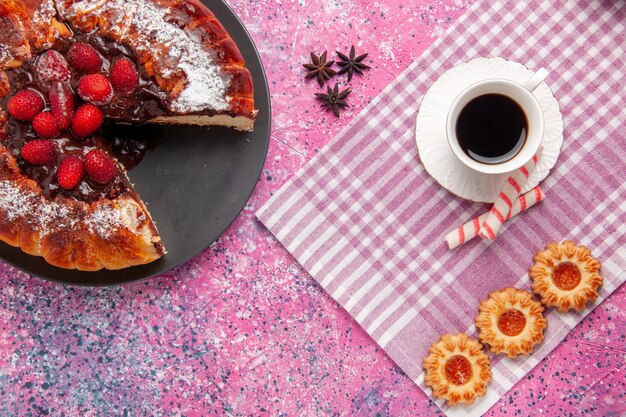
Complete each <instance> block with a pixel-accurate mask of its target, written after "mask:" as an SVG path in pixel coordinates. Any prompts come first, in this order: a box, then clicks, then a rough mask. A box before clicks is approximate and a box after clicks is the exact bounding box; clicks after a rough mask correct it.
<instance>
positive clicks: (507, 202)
mask: <svg viewBox="0 0 626 417" xmlns="http://www.w3.org/2000/svg"><path fill="white" fill-rule="evenodd" d="M540 153H541V148H540V149H539V152H537V154H536V155H535V156H533V157H532V159H531V160H530V161H528V163H526V165H524V166H523V167H521V168H520V169H518V170H516V171H514V172H513V173H511V175H510V176H509V178H508V179H507V180H506V182H505V183H504V187H502V191H501V192H500V195H498V198H497V199H496V202H495V203H494V205H493V207H491V210H490V211H489V213H488V214H487V218H486V219H485V220H484V221H483V222H482V224H481V227H480V232H479V235H480V237H482V238H483V239H489V240H493V239H495V237H496V235H497V234H498V231H499V230H500V228H501V227H502V224H503V223H504V222H505V220H506V219H507V218H508V217H509V215H510V212H511V208H512V207H513V202H514V201H515V200H517V197H518V196H519V195H520V194H521V192H522V187H524V184H526V181H528V176H529V175H530V173H531V171H532V170H533V169H534V168H535V166H536V165H537V160H538V158H539V154H540Z"/></svg>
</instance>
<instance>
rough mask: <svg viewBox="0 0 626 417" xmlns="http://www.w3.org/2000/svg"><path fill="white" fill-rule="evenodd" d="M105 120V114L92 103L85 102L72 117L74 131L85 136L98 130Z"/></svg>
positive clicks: (80, 135) (77, 134)
mask: <svg viewBox="0 0 626 417" xmlns="http://www.w3.org/2000/svg"><path fill="white" fill-rule="evenodd" d="M103 122H104V115H103V114H102V111H100V109H99V108H97V107H96V106H94V105H92V104H83V105H82V106H80V107H79V108H78V109H77V110H76V112H75V113H74V117H73V118H72V132H74V134H75V135H76V136H79V137H85V136H89V135H91V134H92V133H93V132H95V131H96V130H98V129H99V128H100V126H102V123H103Z"/></svg>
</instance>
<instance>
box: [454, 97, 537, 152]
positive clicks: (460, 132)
mask: <svg viewBox="0 0 626 417" xmlns="http://www.w3.org/2000/svg"><path fill="white" fill-rule="evenodd" d="M527 134H528V120H527V118H526V114H525V113H524V110H523V109H522V107H521V106H520V105H519V104H518V103H517V102H516V101H515V100H513V99H512V98H510V97H508V96H505V95H503V94H484V95H481V96H478V97H476V98H474V99H472V100H471V101H470V102H469V103H467V104H466V105H465V107H464V108H463V109H462V110H461V113H460V114H459V118H458V119H457V122H456V136H457V138H458V140H459V145H460V146H461V149H462V150H463V152H465V153H466V154H467V155H468V156H469V157H470V158H472V159H474V160H475V161H478V162H481V163H484V164H499V163H502V162H505V161H508V160H509V159H511V158H513V157H514V156H515V155H517V153H518V152H519V151H520V150H521V149H522V147H523V146H524V143H525V142H526V136H527Z"/></svg>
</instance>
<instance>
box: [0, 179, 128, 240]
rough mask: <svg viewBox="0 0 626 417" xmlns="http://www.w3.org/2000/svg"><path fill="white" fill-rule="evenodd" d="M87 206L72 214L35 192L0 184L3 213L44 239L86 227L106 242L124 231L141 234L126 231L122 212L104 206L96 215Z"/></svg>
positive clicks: (10, 183)
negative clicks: (53, 232)
mask: <svg viewBox="0 0 626 417" xmlns="http://www.w3.org/2000/svg"><path fill="white" fill-rule="evenodd" d="M81 205H82V206H81ZM86 206H87V205H86V203H81V202H78V206H77V207H76V208H75V209H74V210H72V208H71V207H69V206H66V205H64V204H61V203H58V202H56V201H54V200H48V199H45V198H43V197H42V196H41V195H39V194H37V193H35V192H31V191H25V190H22V189H21V188H19V187H18V186H17V185H16V184H15V183H13V182H11V181H8V180H4V181H0V213H2V215H3V216H5V218H6V219H8V220H9V221H11V222H18V221H23V222H25V223H28V224H29V225H30V226H33V227H35V228H36V229H38V230H39V231H40V232H41V234H42V235H44V236H45V235H47V234H49V233H51V232H52V231H54V230H63V229H64V230H78V229H80V228H81V227H82V226H83V225H86V227H87V229H88V230H89V231H90V232H91V233H95V234H97V235H99V236H101V237H102V238H105V239H106V238H108V237H110V236H111V235H112V234H113V233H114V232H115V231H116V230H119V229H121V228H122V229H126V230H129V231H131V232H132V233H135V234H137V231H135V230H130V229H128V227H126V225H125V224H124V221H123V219H122V215H121V213H120V211H119V210H117V209H116V208H114V207H113V206H110V205H101V206H99V207H98V208H97V209H96V210H95V211H94V212H93V213H89V212H88V211H86V210H85V209H84V208H85V207H86Z"/></svg>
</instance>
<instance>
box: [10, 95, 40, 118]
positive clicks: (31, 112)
mask: <svg viewBox="0 0 626 417" xmlns="http://www.w3.org/2000/svg"><path fill="white" fill-rule="evenodd" d="M44 106H45V103H44V102H43V98H41V96H40V95H39V94H37V93H36V92H34V91H32V90H25V91H21V92H19V93H17V94H16V95H14V96H13V97H11V99H10V100H9V102H8V103H7V108H8V110H9V113H10V114H11V116H13V117H15V118H16V119H17V120H20V121H22V122H30V121H31V120H33V119H34V118H35V116H37V115H38V114H39V113H41V111H42V110H43V108H44Z"/></svg>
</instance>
